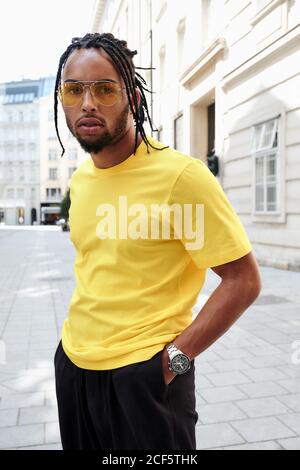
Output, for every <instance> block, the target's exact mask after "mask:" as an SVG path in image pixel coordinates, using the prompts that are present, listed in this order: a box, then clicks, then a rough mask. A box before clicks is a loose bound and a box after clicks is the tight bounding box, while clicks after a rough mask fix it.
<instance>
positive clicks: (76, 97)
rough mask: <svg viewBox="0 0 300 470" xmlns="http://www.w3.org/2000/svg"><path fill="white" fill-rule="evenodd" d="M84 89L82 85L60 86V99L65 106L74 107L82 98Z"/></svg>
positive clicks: (69, 83)
mask: <svg viewBox="0 0 300 470" xmlns="http://www.w3.org/2000/svg"><path fill="white" fill-rule="evenodd" d="M82 92H83V87H82V85H81V84H80V83H71V82H66V83H62V84H61V86H60V99H61V101H62V104H63V105H64V106H74V105H75V104H77V103H78V102H79V101H80V100H81V98H82Z"/></svg>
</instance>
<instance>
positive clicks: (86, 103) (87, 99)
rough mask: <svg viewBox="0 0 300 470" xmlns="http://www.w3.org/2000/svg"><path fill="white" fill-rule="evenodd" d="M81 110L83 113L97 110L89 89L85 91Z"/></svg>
mask: <svg viewBox="0 0 300 470" xmlns="http://www.w3.org/2000/svg"><path fill="white" fill-rule="evenodd" d="M81 108H82V111H94V110H95V109H96V103H95V101H94V98H93V95H92V93H91V90H90V88H89V87H86V88H85V89H84V90H83V96H82V104H81Z"/></svg>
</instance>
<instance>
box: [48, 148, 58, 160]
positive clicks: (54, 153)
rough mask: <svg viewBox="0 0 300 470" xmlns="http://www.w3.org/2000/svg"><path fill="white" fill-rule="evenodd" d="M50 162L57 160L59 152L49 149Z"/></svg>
mask: <svg viewBox="0 0 300 470" xmlns="http://www.w3.org/2000/svg"><path fill="white" fill-rule="evenodd" d="M48 160H57V150H56V149H49V151H48Z"/></svg>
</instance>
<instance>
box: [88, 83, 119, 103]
mask: <svg viewBox="0 0 300 470" xmlns="http://www.w3.org/2000/svg"><path fill="white" fill-rule="evenodd" d="M93 93H94V96H95V97H96V98H97V100H98V101H99V102H100V103H101V104H103V105H104V106H112V105H113V104H115V103H116V101H117V99H118V86H117V85H116V84H115V83H108V82H106V83H94V84H93Z"/></svg>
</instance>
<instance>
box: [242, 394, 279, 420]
mask: <svg viewBox="0 0 300 470" xmlns="http://www.w3.org/2000/svg"><path fill="white" fill-rule="evenodd" d="M236 405H237V406H238V407H239V408H240V409H241V410H242V411H244V413H246V414H247V416H248V417H249V418H259V417H263V416H276V415H280V414H284V413H287V411H288V408H287V407H286V406H284V405H283V404H282V403H280V401H279V400H277V399H276V398H256V399H251V400H240V401H238V402H237V403H236Z"/></svg>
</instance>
